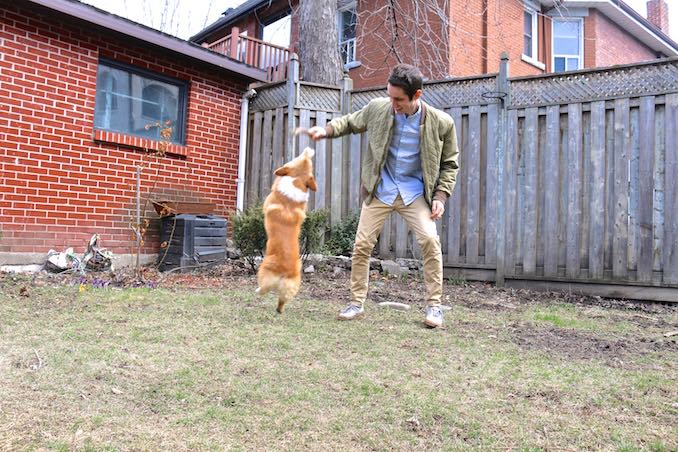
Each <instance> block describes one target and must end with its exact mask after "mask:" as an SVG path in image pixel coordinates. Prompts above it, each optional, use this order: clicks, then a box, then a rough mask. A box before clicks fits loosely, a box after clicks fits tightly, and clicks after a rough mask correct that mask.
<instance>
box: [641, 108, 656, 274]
mask: <svg viewBox="0 0 678 452" xmlns="http://www.w3.org/2000/svg"><path fill="white" fill-rule="evenodd" d="M654 111H655V104H654V97H652V96H650V97H643V98H641V100H640V155H639V158H640V161H639V164H638V167H639V175H638V183H639V187H638V197H639V200H638V224H639V227H640V231H639V232H640V234H639V242H640V243H639V244H638V245H639V250H638V272H637V274H638V280H639V281H643V282H650V281H652V266H653V263H654V256H653V249H654V243H653V242H654V240H653V234H652V231H653V227H652V226H653V217H652V211H653V206H654V202H653V201H654V180H653V178H652V175H653V172H654V149H655V144H654V138H655V132H654V123H655V119H654Z"/></svg>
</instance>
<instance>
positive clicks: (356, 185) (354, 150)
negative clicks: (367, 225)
mask: <svg viewBox="0 0 678 452" xmlns="http://www.w3.org/2000/svg"><path fill="white" fill-rule="evenodd" d="M361 141H362V136H361V135H353V136H351V147H350V149H349V165H348V211H349V212H353V211H355V210H357V209H359V208H360V187H361V184H360V164H361V159H360V147H361Z"/></svg>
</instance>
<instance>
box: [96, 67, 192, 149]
mask: <svg viewBox="0 0 678 452" xmlns="http://www.w3.org/2000/svg"><path fill="white" fill-rule="evenodd" d="M185 117H186V83H184V82H182V81H180V80H176V79H172V78H169V77H165V76H162V75H160V74H154V73H152V72H149V71H145V70H143V69H140V68H135V67H132V66H128V65H124V64H122V63H117V62H114V61H110V60H103V59H102V60H101V61H99V68H98V72H97V94H96V104H95V107H94V127H95V128H96V129H101V130H108V131H112V132H120V133H124V134H127V135H135V136H140V137H144V138H150V139H154V140H160V139H161V136H160V132H161V130H162V129H165V128H167V127H168V126H169V127H171V128H172V134H171V136H170V138H169V140H170V141H171V142H172V143H178V144H182V143H183V140H184V118H185Z"/></svg>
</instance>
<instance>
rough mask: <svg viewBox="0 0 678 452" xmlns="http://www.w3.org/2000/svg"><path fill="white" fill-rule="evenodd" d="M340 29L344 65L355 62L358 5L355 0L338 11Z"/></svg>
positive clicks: (340, 49)
mask: <svg viewBox="0 0 678 452" xmlns="http://www.w3.org/2000/svg"><path fill="white" fill-rule="evenodd" d="M337 15H338V17H337V19H338V22H339V23H338V29H339V52H340V53H341V61H342V62H343V63H344V65H351V63H355V61H356V58H355V54H356V53H355V50H356V49H355V48H356V23H357V14H356V5H355V2H353V3H350V4H348V5H347V6H344V7H342V8H341V9H339V11H338V12H337Z"/></svg>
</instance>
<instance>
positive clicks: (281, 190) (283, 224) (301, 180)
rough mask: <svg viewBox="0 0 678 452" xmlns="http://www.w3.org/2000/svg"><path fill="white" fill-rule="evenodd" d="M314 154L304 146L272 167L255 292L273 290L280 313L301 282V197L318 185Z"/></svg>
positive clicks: (302, 217) (302, 213)
mask: <svg viewBox="0 0 678 452" xmlns="http://www.w3.org/2000/svg"><path fill="white" fill-rule="evenodd" d="M313 154H314V151H313V149H310V148H306V149H304V152H303V153H301V155H299V157H297V158H295V159H294V160H292V161H291V162H288V163H286V164H285V165H284V166H282V167H280V168H278V169H277V170H275V173H274V174H275V175H276V178H275V180H274V181H273V186H272V187H271V193H270V194H269V195H268V196H267V197H266V200H265V201H264V227H265V228H266V235H267V236H268V240H267V242H266V255H265V257H264V260H263V261H262V263H261V266H260V267H259V272H258V273H257V279H258V282H259V288H257V293H258V294H260V295H263V294H265V293H267V292H270V291H276V292H277V293H278V308H277V311H278V312H279V313H282V312H283V310H284V308H285V304H286V303H287V302H288V301H290V300H291V299H292V298H294V296H295V295H296V294H297V292H298V291H299V285H300V284H301V259H300V256H299V233H300V231H301V224H302V223H303V221H304V218H306V204H307V202H306V200H303V198H304V196H307V194H308V190H309V189H310V190H313V191H315V190H316V189H317V186H316V182H315V179H314V178H313V162H312V160H311V158H312V157H313ZM286 193H287V195H286Z"/></svg>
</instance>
